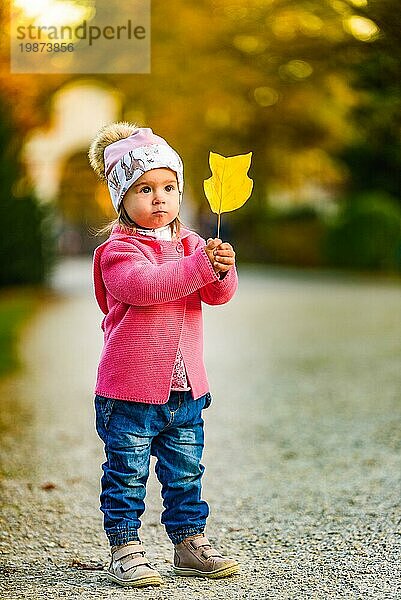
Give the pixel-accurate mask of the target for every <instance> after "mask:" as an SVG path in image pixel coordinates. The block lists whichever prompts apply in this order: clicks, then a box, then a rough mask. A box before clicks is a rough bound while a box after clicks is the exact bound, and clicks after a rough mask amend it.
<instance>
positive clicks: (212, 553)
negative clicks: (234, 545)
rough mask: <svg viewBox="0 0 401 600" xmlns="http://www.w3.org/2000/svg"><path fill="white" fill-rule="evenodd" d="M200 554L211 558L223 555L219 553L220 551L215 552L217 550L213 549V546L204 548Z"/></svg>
mask: <svg viewBox="0 0 401 600" xmlns="http://www.w3.org/2000/svg"><path fill="white" fill-rule="evenodd" d="M202 555H203V556H204V557H205V558H211V557H212V556H215V557H218V558H223V556H222V555H221V554H220V552H217V550H213V548H206V550H203V551H202Z"/></svg>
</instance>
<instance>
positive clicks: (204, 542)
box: [191, 537, 211, 548]
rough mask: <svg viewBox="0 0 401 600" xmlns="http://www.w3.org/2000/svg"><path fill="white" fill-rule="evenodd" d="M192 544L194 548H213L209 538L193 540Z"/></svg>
mask: <svg viewBox="0 0 401 600" xmlns="http://www.w3.org/2000/svg"><path fill="white" fill-rule="evenodd" d="M191 544H192V546H193V547H194V548H202V546H211V543H210V542H209V540H208V539H207V537H197V538H194V539H193V540H191Z"/></svg>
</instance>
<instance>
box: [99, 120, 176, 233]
mask: <svg viewBox="0 0 401 600" xmlns="http://www.w3.org/2000/svg"><path fill="white" fill-rule="evenodd" d="M137 129H139V125H137V124H136V123H129V122H128V121H118V122H116V123H110V124H108V125H104V126H103V127H102V128H101V129H99V131H98V132H97V134H96V137H95V138H94V140H93V141H92V143H91V145H90V147H89V152H88V157H89V164H90V166H91V167H92V169H93V170H94V171H95V173H96V175H97V176H98V177H99V179H101V180H102V181H107V178H106V175H105V166H104V151H105V148H106V147H107V146H109V145H110V144H113V143H114V142H118V141H119V140H122V139H124V138H127V137H129V136H130V135H132V134H133V133H134V132H135V131H137ZM115 225H118V226H119V227H121V229H123V230H124V231H125V232H126V233H128V234H129V235H132V234H133V233H135V232H136V229H137V224H136V223H134V221H133V220H132V219H131V218H130V216H129V215H128V213H127V211H126V209H125V206H124V204H123V203H122V202H121V204H120V207H119V209H118V216H117V218H116V219H113V221H110V222H109V223H107V224H106V225H105V226H104V227H102V228H100V229H96V230H93V231H92V233H93V234H94V235H96V236H101V235H106V234H110V233H111V231H112V229H113V227H114V226H115ZM180 226H181V220H180V218H179V216H177V217H176V218H175V219H174V221H173V222H172V223H171V224H170V227H171V235H175V236H176V237H177V238H178V237H179V235H180Z"/></svg>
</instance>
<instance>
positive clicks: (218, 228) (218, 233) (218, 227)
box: [217, 213, 221, 237]
mask: <svg viewBox="0 0 401 600" xmlns="http://www.w3.org/2000/svg"><path fill="white" fill-rule="evenodd" d="M220 217H221V213H219V214H218V217H217V237H219V235H220Z"/></svg>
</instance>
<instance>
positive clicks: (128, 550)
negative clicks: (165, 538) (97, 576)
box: [113, 544, 145, 560]
mask: <svg viewBox="0 0 401 600" xmlns="http://www.w3.org/2000/svg"><path fill="white" fill-rule="evenodd" d="M138 552H145V548H144V547H143V545H142V544H127V545H126V546H123V547H122V548H119V549H118V550H116V551H115V552H113V560H120V559H121V558H124V556H129V555H130V554H137V553H138Z"/></svg>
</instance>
